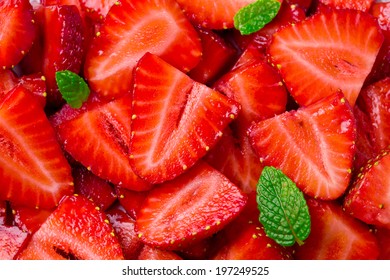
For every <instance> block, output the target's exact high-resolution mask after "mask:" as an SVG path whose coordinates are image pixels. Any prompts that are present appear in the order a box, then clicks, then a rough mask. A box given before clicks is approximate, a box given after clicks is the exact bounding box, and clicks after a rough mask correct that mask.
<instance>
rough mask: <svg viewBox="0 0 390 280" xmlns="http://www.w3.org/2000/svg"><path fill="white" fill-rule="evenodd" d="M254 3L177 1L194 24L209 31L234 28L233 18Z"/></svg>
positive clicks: (218, 0) (230, 0) (239, 0)
mask: <svg viewBox="0 0 390 280" xmlns="http://www.w3.org/2000/svg"><path fill="white" fill-rule="evenodd" d="M253 2H255V0H216V1H215V0H214V1H208V0H198V1H187V0H177V3H179V5H180V7H181V8H182V9H183V10H184V12H185V13H186V15H187V17H188V18H189V19H190V20H191V21H192V22H193V23H195V24H196V25H200V26H203V27H205V28H208V29H228V28H232V27H233V26H234V22H233V17H234V15H235V14H236V13H237V12H238V10H239V9H241V8H242V7H244V6H246V5H248V4H250V3H253Z"/></svg>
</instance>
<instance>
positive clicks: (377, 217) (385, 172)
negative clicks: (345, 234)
mask: <svg viewBox="0 0 390 280" xmlns="http://www.w3.org/2000/svg"><path fill="white" fill-rule="evenodd" d="M362 169H363V170H361V171H360V173H359V174H358V175H357V179H356V180H355V182H354V183H353V185H352V188H351V189H350V190H349V192H348V194H347V196H346V197H345V199H344V208H345V210H346V212H347V213H350V214H351V215H352V216H353V217H355V218H357V219H360V220H362V221H363V222H365V223H367V224H372V225H377V226H380V227H385V228H388V229H390V208H389V207H388V205H390V177H389V174H390V151H389V150H383V151H382V152H381V153H380V154H379V155H378V156H377V157H376V158H374V159H371V160H369V161H368V162H367V164H366V165H365V167H364V168H362Z"/></svg>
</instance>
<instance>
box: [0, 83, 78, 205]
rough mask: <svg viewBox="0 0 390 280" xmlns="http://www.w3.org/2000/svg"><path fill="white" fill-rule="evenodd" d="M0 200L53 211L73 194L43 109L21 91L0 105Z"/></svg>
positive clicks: (66, 165)
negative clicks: (64, 198)
mask: <svg viewBox="0 0 390 280" xmlns="http://www.w3.org/2000/svg"><path fill="white" fill-rule="evenodd" d="M0 118H1V124H0V139H1V141H0V151H1V154H2V156H1V158H0V171H1V172H0V181H1V187H0V199H4V200H10V201H11V202H12V203H14V204H16V205H25V206H29V207H42V208H52V207H54V206H56V205H57V204H58V202H59V201H60V199H61V198H62V196H64V195H66V194H71V193H73V182H72V181H73V179H72V176H71V171H70V167H69V164H68V163H67V162H66V159H65V157H64V155H63V153H62V150H61V148H60V146H59V144H58V143H57V140H56V136H55V132H54V130H53V128H52V127H51V125H50V123H49V121H48V120H47V118H46V115H45V113H44V111H43V108H42V106H41V105H40V104H38V102H37V101H36V100H35V99H34V97H33V96H32V94H31V93H30V92H28V90H26V89H24V88H23V87H20V86H19V87H16V88H15V89H13V90H12V91H11V92H10V93H8V94H7V95H6V96H5V97H4V98H3V99H2V100H1V101H0Z"/></svg>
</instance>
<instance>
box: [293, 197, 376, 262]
mask: <svg viewBox="0 0 390 280" xmlns="http://www.w3.org/2000/svg"><path fill="white" fill-rule="evenodd" d="M307 203H308V206H309V212H310V216H311V232H310V235H309V237H308V238H307V239H306V241H305V244H304V245H302V246H296V247H295V254H294V256H295V257H296V258H297V259H305V260H362V259H363V260H371V259H376V258H377V257H378V255H379V246H378V241H377V239H376V237H375V235H374V234H373V232H372V231H371V230H370V229H369V228H368V226H367V225H365V224H363V223H361V222H360V221H358V220H356V219H354V218H353V217H351V216H350V215H348V214H347V213H345V212H344V211H343V210H342V208H341V206H340V205H338V204H336V203H335V202H324V201H320V200H315V199H308V200H307Z"/></svg>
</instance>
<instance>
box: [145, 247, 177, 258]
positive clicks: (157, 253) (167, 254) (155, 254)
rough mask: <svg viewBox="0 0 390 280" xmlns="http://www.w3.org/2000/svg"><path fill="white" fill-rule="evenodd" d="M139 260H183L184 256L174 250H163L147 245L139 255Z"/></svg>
mask: <svg viewBox="0 0 390 280" xmlns="http://www.w3.org/2000/svg"><path fill="white" fill-rule="evenodd" d="M138 259H139V260H182V258H181V257H180V256H179V255H178V254H176V253H175V252H172V251H166V250H161V249H158V248H155V247H151V246H148V245H145V246H144V247H143V248H142V250H141V252H140V254H139V256H138Z"/></svg>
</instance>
